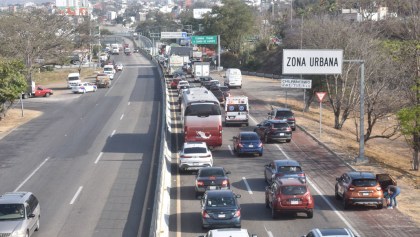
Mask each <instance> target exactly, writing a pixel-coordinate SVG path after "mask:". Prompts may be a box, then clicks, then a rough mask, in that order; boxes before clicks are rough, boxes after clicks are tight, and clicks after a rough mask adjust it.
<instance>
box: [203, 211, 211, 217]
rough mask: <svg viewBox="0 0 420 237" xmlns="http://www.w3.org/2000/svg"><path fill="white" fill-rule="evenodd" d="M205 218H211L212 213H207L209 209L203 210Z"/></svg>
mask: <svg viewBox="0 0 420 237" xmlns="http://www.w3.org/2000/svg"><path fill="white" fill-rule="evenodd" d="M202 216H203V218H210V215H209V214H208V213H207V211H203V212H202Z"/></svg>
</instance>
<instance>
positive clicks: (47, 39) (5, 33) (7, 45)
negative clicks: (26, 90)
mask: <svg viewBox="0 0 420 237" xmlns="http://www.w3.org/2000/svg"><path fill="white" fill-rule="evenodd" d="M72 34H73V26H72V25H71V22H70V21H69V20H68V18H67V17H66V16H61V15H54V14H49V13H47V12H45V11H44V10H36V9H34V10H32V11H30V12H26V11H22V12H17V13H13V14H8V15H2V16H1V23H0V44H1V45H2V47H0V55H1V56H3V57H6V58H15V59H20V60H22V61H23V62H24V63H25V68H26V78H27V80H30V79H31V74H32V71H33V69H34V62H35V59H38V58H41V59H47V58H55V57H58V56H59V55H61V54H62V53H63V51H66V48H67V47H69V46H70V45H71V44H70V39H72V37H71V36H72Z"/></svg>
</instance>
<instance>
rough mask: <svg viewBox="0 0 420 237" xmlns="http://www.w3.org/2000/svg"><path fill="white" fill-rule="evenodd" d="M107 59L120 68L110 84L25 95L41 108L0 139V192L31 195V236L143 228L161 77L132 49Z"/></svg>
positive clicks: (134, 232) (156, 145)
mask: <svg viewBox="0 0 420 237" xmlns="http://www.w3.org/2000/svg"><path fill="white" fill-rule="evenodd" d="M113 59H114V60H115V61H116V62H119V61H121V62H123V64H124V65H125V68H124V70H123V71H122V72H119V73H117V74H116V77H115V79H114V80H113V84H112V87H111V88H109V89H98V91H97V92H94V93H87V94H81V95H73V94H71V93H70V90H69V93H67V94H65V95H60V96H57V95H53V96H52V97H50V98H51V100H49V99H50V98H48V99H45V98H33V99H28V100H25V108H28V109H37V110H41V111H42V112H44V114H43V115H42V116H40V117H38V118H36V119H34V120H32V121H30V122H29V123H27V124H25V125H23V126H21V127H19V128H17V129H16V130H14V131H13V132H11V133H10V134H8V135H7V136H6V137H4V138H3V139H2V140H0V151H1V152H0V193H4V192H10V191H31V192H33V193H34V194H35V195H36V197H37V198H38V199H39V202H40V205H41V222H40V223H41V224H40V230H39V231H38V232H36V233H35V234H34V236H35V237H39V236H42V237H75V236H78V237H81V236H101V237H104V236H109V237H115V236H127V237H129V236H133V237H134V236H148V235H149V230H150V224H151V214H152V211H153V200H154V193H155V189H156V171H157V163H158V156H159V149H160V144H161V141H160V140H161V137H160V132H161V125H162V114H161V110H162V107H161V106H162V89H161V83H160V81H159V76H158V75H159V74H158V71H157V70H158V69H157V68H156V67H155V66H154V65H153V64H151V63H150V61H149V60H148V59H146V58H144V57H143V56H141V55H140V54H133V55H131V56H125V55H124V54H120V55H116V56H113ZM64 83H65V81H64V80H63V85H64Z"/></svg>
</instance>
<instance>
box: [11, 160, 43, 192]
mask: <svg viewBox="0 0 420 237" xmlns="http://www.w3.org/2000/svg"><path fill="white" fill-rule="evenodd" d="M49 159H50V158H49V157H47V158H46V159H45V160H44V161H43V162H42V163H41V164H40V165H39V166H38V167H37V168H36V169H35V170H34V171H32V173H31V174H30V175H29V176H28V177H27V178H26V179H25V180H23V182H22V183H21V184H20V185H19V186H18V187H17V188H16V189H15V190H14V191H13V192H17V191H18V190H19V189H20V188H21V187H22V186H23V185H24V184H25V183H26V182H28V180H29V179H30V178H32V176H33V175H34V174H35V173H36V172H37V171H38V170H39V169H41V167H42V166H43V165H44V164H45V163H46V162H47V161H48V160H49Z"/></svg>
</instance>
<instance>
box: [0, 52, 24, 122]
mask: <svg viewBox="0 0 420 237" xmlns="http://www.w3.org/2000/svg"><path fill="white" fill-rule="evenodd" d="M24 69H25V67H24V64H23V63H22V62H21V61H19V60H5V59H0V121H1V120H2V119H3V118H4V117H5V116H6V113H7V111H8V110H9V109H10V108H11V107H12V106H13V104H14V101H15V100H16V98H19V95H20V94H21V93H22V92H23V91H26V88H27V85H28V84H27V83H26V80H25V76H24V74H23V72H24Z"/></svg>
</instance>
